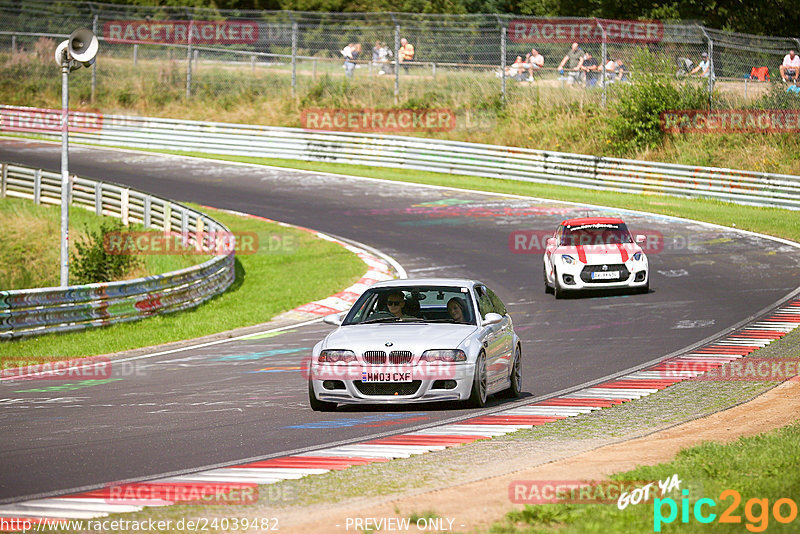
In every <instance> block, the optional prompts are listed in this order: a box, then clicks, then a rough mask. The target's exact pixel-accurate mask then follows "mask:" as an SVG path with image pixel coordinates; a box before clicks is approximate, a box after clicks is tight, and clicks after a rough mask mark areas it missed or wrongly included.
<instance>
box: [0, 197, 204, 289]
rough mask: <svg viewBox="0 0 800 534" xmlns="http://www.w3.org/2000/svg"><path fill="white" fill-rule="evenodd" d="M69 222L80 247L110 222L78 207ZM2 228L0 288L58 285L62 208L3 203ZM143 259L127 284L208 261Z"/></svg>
mask: <svg viewBox="0 0 800 534" xmlns="http://www.w3.org/2000/svg"><path fill="white" fill-rule="evenodd" d="M69 220H70V226H69V234H70V240H71V241H72V243H75V242H81V241H82V240H83V239H84V238H85V237H86V235H87V233H88V232H94V231H97V230H99V229H100V226H101V225H102V223H103V222H104V221H108V220H109V218H108V217H99V216H97V215H95V214H94V213H93V212H91V211H88V210H85V209H83V208H77V207H73V208H70V210H69ZM0 228H2V229H3V232H0V289H3V290H10V289H29V288H34V287H53V286H58V285H59V283H60V279H59V261H60V250H61V249H60V241H59V236H60V234H61V210H60V208H59V207H58V206H48V205H37V204H34V203H33V201H30V200H26V199H21V198H8V197H7V198H0ZM141 229H143V228H142V227H140V226H138V225H134V226H131V227H130V230H141ZM72 251H73V252H74V248H73V249H72ZM141 259H142V261H141V262H140V263H139V265H138V266H137V267H136V268H135V269H133V270H132V271H130V272H129V273H128V274H127V275H126V276H125V277H124V278H123V279H131V278H138V277H141V276H149V275H153V274H160V273H165V272H169V271H176V270H178V269H183V268H185V267H190V266H191V265H194V264H197V263H202V262H203V261H205V260H206V259H208V257H207V256H206V257H203V256H187V255H182V256H176V255H160V256H155V255H149V256H142V258H141ZM73 283H75V282H74V281H73Z"/></svg>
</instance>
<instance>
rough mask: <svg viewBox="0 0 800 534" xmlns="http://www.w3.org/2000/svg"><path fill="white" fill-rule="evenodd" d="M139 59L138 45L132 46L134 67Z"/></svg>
mask: <svg viewBox="0 0 800 534" xmlns="http://www.w3.org/2000/svg"><path fill="white" fill-rule="evenodd" d="M138 59H139V45H138V44H135V45H133V66H134V67H135V66H136V63H137V60H138Z"/></svg>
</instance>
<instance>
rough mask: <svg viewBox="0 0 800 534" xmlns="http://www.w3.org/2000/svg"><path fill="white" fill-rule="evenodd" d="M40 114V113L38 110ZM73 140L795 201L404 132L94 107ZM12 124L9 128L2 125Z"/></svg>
mask: <svg viewBox="0 0 800 534" xmlns="http://www.w3.org/2000/svg"><path fill="white" fill-rule="evenodd" d="M58 116H59V115H58V112H57V111H48V110H39V109H33V108H23V107H15V106H0V125H3V126H2V127H0V133H2V132H3V131H10V132H15V133H35V134H37V135H44V136H51V137H53V138H54V139H55V138H57V136H58V135H60V134H59V133H58V131H57V130H56V127H54V126H53V125H57V124H58V120H57V118H58ZM48 117H49V118H48ZM81 124H83V125H84V127H83V128H78V131H73V132H72V133H71V135H70V139H71V141H73V142H83V143H93V144H99V145H109V146H121V147H130V148H146V149H157V150H174V151H190V152H200V153H208V154H224V155H235V156H252V157H263V158H285V159H297V160H306V161H324V162H334V163H349V164H356V165H369V166H376V167H391V168H398V169H414V170H421V171H432V172H441V173H448V174H461V175H471V176H482V177H487V178H502V179H508V180H519V181H528V182H538V183H548V184H555V185H564V186H572V187H581V188H586V189H596V190H602V191H617V192H624V193H634V194H668V195H679V196H685V197H692V198H712V199H718V200H723V201H728V202H737V203H741V204H750V205H755V206H773V207H782V208H792V209H798V208H800V176H792V175H782V174H770V173H764V172H752V171H741V170H734V169H721V168H714V167H692V166H687V165H676V164H668V163H658V162H648V161H637V160H626V159H617V158H606V157H597V156H590V155H582V154H568V153H563V152H553V151H547V150H534V149H524V148H517V147H505V146H495V145H485V144H477V143H466V142H459V141H446V140H435V139H421V138H414V137H402V136H390V135H371V134H362V133H344V132H325V131H309V130H302V129H297V128H275V127H268V126H252V125H240V124H227V123H217V122H199V121H187V120H176V119H162V118H148V117H134V116H122V115H105V116H100V115H97V116H95V117H93V118H92V119H91V120H88V119H85V120H84V121H83V122H81ZM10 125H13V127H12V128H9V126H10Z"/></svg>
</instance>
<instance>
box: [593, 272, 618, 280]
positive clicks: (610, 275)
mask: <svg viewBox="0 0 800 534" xmlns="http://www.w3.org/2000/svg"><path fill="white" fill-rule="evenodd" d="M618 278H619V271H595V272H593V273H592V280H614V279H618Z"/></svg>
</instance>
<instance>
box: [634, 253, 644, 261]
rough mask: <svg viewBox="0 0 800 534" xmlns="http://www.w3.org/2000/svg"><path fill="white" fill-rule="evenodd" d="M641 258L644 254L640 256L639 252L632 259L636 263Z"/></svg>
mask: <svg viewBox="0 0 800 534" xmlns="http://www.w3.org/2000/svg"><path fill="white" fill-rule="evenodd" d="M643 257H644V254H642V253H641V252H637V253H636V254H634V255H633V259H634V260H636V261H641V260H642V258H643Z"/></svg>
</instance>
